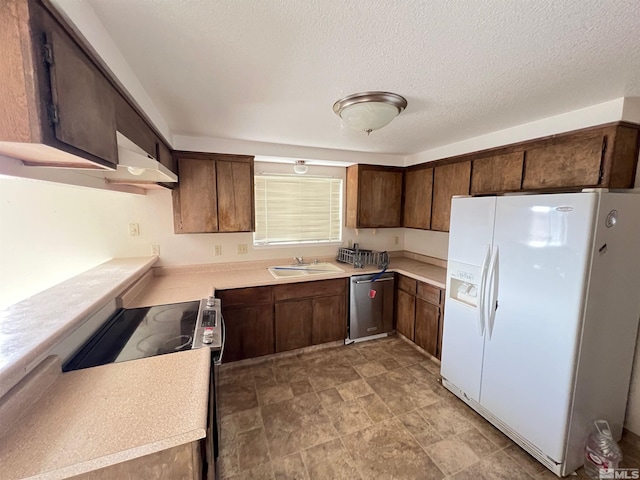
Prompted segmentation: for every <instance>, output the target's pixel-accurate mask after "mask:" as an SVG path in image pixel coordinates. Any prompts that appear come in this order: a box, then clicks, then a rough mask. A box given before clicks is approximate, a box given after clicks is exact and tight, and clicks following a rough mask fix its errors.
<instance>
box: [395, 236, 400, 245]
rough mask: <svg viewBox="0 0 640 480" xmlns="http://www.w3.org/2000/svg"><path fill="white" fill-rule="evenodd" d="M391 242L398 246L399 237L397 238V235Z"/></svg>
mask: <svg viewBox="0 0 640 480" xmlns="http://www.w3.org/2000/svg"><path fill="white" fill-rule="evenodd" d="M393 242H394V243H395V244H396V245H398V244H399V243H400V237H399V236H397V235H396V236H395V237H393Z"/></svg>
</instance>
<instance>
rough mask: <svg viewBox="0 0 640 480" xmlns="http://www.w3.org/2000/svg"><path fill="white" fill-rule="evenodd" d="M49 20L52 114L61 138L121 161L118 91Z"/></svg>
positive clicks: (67, 142) (57, 132) (86, 150)
mask: <svg viewBox="0 0 640 480" xmlns="http://www.w3.org/2000/svg"><path fill="white" fill-rule="evenodd" d="M56 27H57V26H56V25H55V23H54V22H53V21H50V22H47V28H46V30H47V31H46V37H47V42H48V44H49V46H50V48H51V52H52V59H51V60H52V61H51V64H50V67H49V73H50V81H51V95H52V101H53V105H54V106H55V108H56V110H57V112H56V115H55V116H54V117H52V118H51V120H52V121H53V124H54V129H55V136H56V138H57V139H58V140H60V141H61V142H63V143H65V144H67V145H71V146H72V147H75V148H78V149H80V150H82V151H84V152H87V153H89V154H91V155H95V156H96V157H99V158H101V159H104V160H106V161H107V162H110V163H112V164H114V165H115V164H117V163H118V149H117V142H116V116H115V106H114V95H115V92H114V90H113V88H112V87H111V85H110V84H109V82H108V80H107V79H106V78H105V77H104V76H103V75H102V73H100V71H99V70H98V69H97V68H96V67H95V65H94V64H93V63H92V62H91V60H89V58H88V57H87V56H86V55H85V54H84V52H83V51H82V50H81V49H80V47H78V46H77V45H76V44H75V42H74V41H73V40H71V39H70V38H69V36H68V35H67V34H66V33H65V32H63V31H61V30H59V29H58V28H56Z"/></svg>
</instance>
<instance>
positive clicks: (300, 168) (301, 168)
mask: <svg viewBox="0 0 640 480" xmlns="http://www.w3.org/2000/svg"><path fill="white" fill-rule="evenodd" d="M308 170H309V167H307V165H306V162H305V161H304V160H296V164H295V165H294V166H293V171H294V172H296V173H297V174H298V175H304V174H305V173H307V171H308Z"/></svg>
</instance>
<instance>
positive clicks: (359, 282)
mask: <svg viewBox="0 0 640 480" xmlns="http://www.w3.org/2000/svg"><path fill="white" fill-rule="evenodd" d="M392 281H393V277H389V278H379V279H377V280H373V281H371V280H354V281H353V283H355V284H356V285H360V284H361V283H378V282H392Z"/></svg>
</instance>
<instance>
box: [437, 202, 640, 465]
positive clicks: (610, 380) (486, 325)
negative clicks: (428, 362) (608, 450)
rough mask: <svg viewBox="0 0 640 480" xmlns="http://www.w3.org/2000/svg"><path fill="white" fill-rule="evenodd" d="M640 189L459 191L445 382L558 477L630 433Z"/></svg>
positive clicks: (638, 312) (639, 282)
mask: <svg viewBox="0 0 640 480" xmlns="http://www.w3.org/2000/svg"><path fill="white" fill-rule="evenodd" d="M639 247H640V195H638V194H634V193H629V192H627V193H613V192H607V191H606V190H590V191H587V190H585V191H583V192H582V193H570V194H546V195H506V196H499V197H456V198H454V199H453V201H452V209H451V227H450V236H449V259H448V266H447V290H446V300H445V314H444V333H443V345H442V367H441V374H442V379H443V385H444V386H445V387H446V388H447V389H449V390H450V391H452V392H453V393H454V394H455V395H457V396H458V397H459V398H461V399H462V400H463V401H465V402H466V403H467V404H469V405H470V406H471V407H472V408H473V409H475V410H476V411H477V412H478V413H480V414H481V415H482V416H483V417H485V418H486V419H487V420H488V421H490V422H491V423H493V424H494V425H495V426H496V427H497V428H499V429H500V430H502V431H503V432H504V433H505V434H506V435H507V436H509V437H510V438H511V439H512V440H514V441H515V442H516V443H518V444H519V445H520V446H521V447H523V448H524V449H525V450H527V451H528V452H529V453H530V454H531V455H533V456H534V457H535V458H536V459H538V460H539V461H540V462H541V463H543V464H544V465H545V466H546V467H547V468H549V469H550V470H551V471H553V472H554V473H555V474H557V475H561V476H564V475H567V474H569V473H571V472H572V471H574V470H575V469H576V468H578V467H580V466H581V465H582V464H583V463H584V462H583V447H584V441H585V439H586V436H587V435H588V433H589V431H590V427H591V425H593V420H595V419H598V418H604V419H606V420H608V421H609V424H610V425H611V427H612V429H613V433H614V436H615V438H617V439H619V438H620V435H621V433H622V423H623V420H624V415H625V409H626V403H627V395H628V391H629V381H630V377H631V368H632V363H633V355H634V349H635V345H636V336H637V330H638V318H639V316H640V255H639V253H638V249H639Z"/></svg>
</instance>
